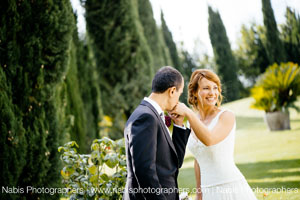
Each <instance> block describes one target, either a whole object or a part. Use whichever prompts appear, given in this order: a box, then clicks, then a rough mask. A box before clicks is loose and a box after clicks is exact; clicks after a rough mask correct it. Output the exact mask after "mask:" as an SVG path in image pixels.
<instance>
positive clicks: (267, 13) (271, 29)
mask: <svg viewBox="0 0 300 200" xmlns="http://www.w3.org/2000/svg"><path fill="white" fill-rule="evenodd" d="M262 12H263V17H264V25H265V27H266V50H267V53H268V57H269V60H270V62H271V64H273V63H274V62H276V63H278V64H279V63H280V62H285V61H286V55H285V50H284V46H283V44H282V41H281V40H280V38H279V31H278V29H277V24H276V21H275V17H274V12H273V9H272V6H271V1H270V0H262Z"/></svg>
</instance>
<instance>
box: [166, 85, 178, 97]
mask: <svg viewBox="0 0 300 200" xmlns="http://www.w3.org/2000/svg"><path fill="white" fill-rule="evenodd" d="M168 90H169V95H170V96H173V95H174V93H175V91H176V87H170V88H169V89H168Z"/></svg>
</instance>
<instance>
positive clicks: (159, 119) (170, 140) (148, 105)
mask: <svg viewBox="0 0 300 200" xmlns="http://www.w3.org/2000/svg"><path fill="white" fill-rule="evenodd" d="M141 105H144V106H147V107H148V108H150V109H151V110H152V111H153V113H154V114H155V115H156V117H157V118H158V121H159V123H160V126H161V127H162V129H163V133H164V135H165V137H166V139H167V141H168V143H169V145H170V147H171V148H172V149H173V151H174V153H175V155H176V156H177V152H176V149H175V146H174V144H173V141H172V139H171V137H170V134H169V131H168V130H167V127H166V125H165V124H164V122H163V120H162V119H161V117H160V115H159V114H158V113H157V111H156V109H155V108H154V107H153V106H152V105H151V104H150V103H149V102H147V101H145V100H143V101H142V102H141Z"/></svg>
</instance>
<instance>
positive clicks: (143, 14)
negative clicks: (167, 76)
mask: <svg viewBox="0 0 300 200" xmlns="http://www.w3.org/2000/svg"><path fill="white" fill-rule="evenodd" d="M138 8H139V19H140V21H141V24H142V26H143V30H144V35H145V37H146V39H147V44H148V45H149V47H150V49H151V53H152V56H153V65H154V67H153V69H154V70H155V71H157V70H158V69H159V68H161V67H162V66H166V65H172V61H171V58H170V52H169V49H168V48H167V46H166V44H165V41H164V39H163V37H162V34H161V30H160V29H158V27H157V25H156V22H155V19H154V17H153V10H152V6H151V3H150V1H149V0H138Z"/></svg>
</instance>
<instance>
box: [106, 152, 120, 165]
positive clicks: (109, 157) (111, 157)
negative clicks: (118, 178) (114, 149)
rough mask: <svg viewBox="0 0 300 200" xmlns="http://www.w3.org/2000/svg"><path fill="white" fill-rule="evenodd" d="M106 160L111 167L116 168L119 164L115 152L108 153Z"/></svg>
mask: <svg viewBox="0 0 300 200" xmlns="http://www.w3.org/2000/svg"><path fill="white" fill-rule="evenodd" d="M104 160H105V164H106V165H107V166H108V167H109V168H114V167H115V166H116V165H117V164H118V157H117V155H116V154H115V153H110V154H107V155H106V156H105V158H104Z"/></svg>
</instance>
